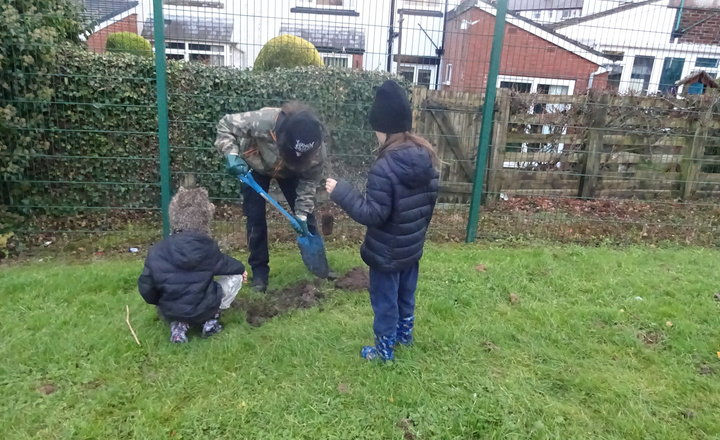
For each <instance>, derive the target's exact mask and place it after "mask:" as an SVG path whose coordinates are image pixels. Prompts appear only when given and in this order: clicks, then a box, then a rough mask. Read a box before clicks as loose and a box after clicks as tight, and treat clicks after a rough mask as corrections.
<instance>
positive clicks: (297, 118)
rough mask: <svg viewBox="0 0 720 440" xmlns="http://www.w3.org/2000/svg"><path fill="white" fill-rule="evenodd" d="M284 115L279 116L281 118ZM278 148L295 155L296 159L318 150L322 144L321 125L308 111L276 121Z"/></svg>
mask: <svg viewBox="0 0 720 440" xmlns="http://www.w3.org/2000/svg"><path fill="white" fill-rule="evenodd" d="M283 116H285V114H284V113H283V114H281V117H283ZM278 123H279V124H278V125H279V126H278V137H279V139H280V141H281V142H280V145H279V147H280V148H281V149H284V150H286V151H288V152H293V153H295V154H294V155H295V156H297V157H300V156H302V155H303V154H305V153H309V152H311V151H314V150H316V149H318V148H320V144H322V135H323V131H322V125H321V124H320V121H318V119H317V117H316V116H315V115H314V114H312V112H309V111H300V112H298V113H293V114H290V115H288V116H286V117H285V118H284V119H283V120H282V121H278Z"/></svg>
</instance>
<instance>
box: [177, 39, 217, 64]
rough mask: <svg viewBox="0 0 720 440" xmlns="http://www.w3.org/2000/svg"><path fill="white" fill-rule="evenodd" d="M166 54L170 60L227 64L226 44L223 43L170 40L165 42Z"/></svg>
mask: <svg viewBox="0 0 720 440" xmlns="http://www.w3.org/2000/svg"><path fill="white" fill-rule="evenodd" d="M165 55H166V56H165V57H166V58H167V59H169V60H180V61H190V62H194V63H203V64H208V65H211V66H223V65H225V46H221V45H213V44H200V43H184V42H179V41H169V42H167V43H165Z"/></svg>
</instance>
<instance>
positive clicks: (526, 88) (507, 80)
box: [498, 75, 575, 95]
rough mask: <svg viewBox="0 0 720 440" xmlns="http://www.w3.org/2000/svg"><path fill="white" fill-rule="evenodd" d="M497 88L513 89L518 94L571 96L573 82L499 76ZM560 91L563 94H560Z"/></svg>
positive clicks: (573, 91) (573, 87) (573, 89)
mask: <svg viewBox="0 0 720 440" xmlns="http://www.w3.org/2000/svg"><path fill="white" fill-rule="evenodd" d="M503 84H505V85H503ZM513 85H517V87H513ZM550 87H553V89H552V91H553V92H557V93H552V92H550V91H549V90H550V89H549V88H550ZM563 87H565V88H563ZM498 88H515V89H516V90H517V91H518V92H520V93H540V94H550V95H572V94H573V93H575V80H567V79H548V78H531V77H526V76H511V75H499V76H498ZM560 91H564V92H565V93H560Z"/></svg>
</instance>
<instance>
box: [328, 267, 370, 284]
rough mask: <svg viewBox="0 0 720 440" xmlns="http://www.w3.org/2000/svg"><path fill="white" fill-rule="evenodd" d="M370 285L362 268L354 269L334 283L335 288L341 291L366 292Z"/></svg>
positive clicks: (365, 271) (368, 278) (366, 272)
mask: <svg viewBox="0 0 720 440" xmlns="http://www.w3.org/2000/svg"><path fill="white" fill-rule="evenodd" d="M369 285H370V277H369V275H368V271H367V270H366V269H363V268H362V267H354V268H352V269H350V271H349V272H348V273H346V274H345V275H343V276H342V277H340V278H338V279H337V281H335V287H336V288H338V289H343V290H367V288H368V286H369Z"/></svg>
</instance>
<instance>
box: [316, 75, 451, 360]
mask: <svg viewBox="0 0 720 440" xmlns="http://www.w3.org/2000/svg"><path fill="white" fill-rule="evenodd" d="M370 125H371V126H372V127H373V129H374V130H375V132H376V134H377V137H378V141H379V142H380V151H379V153H378V158H377V160H376V161H375V163H374V164H373V166H372V168H371V169H370V172H369V174H368V182H367V188H366V193H365V194H364V195H363V194H361V193H360V192H359V191H357V190H356V189H354V188H353V187H352V185H350V184H349V183H348V182H346V181H336V180H334V179H327V181H326V189H327V191H328V192H329V193H330V198H331V199H332V200H333V201H334V202H335V203H337V204H338V205H340V207H342V208H343V209H344V210H345V211H347V213H348V215H350V217H352V219H353V220H355V221H356V222H358V223H361V224H363V225H366V226H367V233H366V234H365V241H364V243H363V245H362V248H361V249H360V255H361V257H362V259H363V261H365V263H366V264H367V265H368V266H370V303H371V304H372V308H373V311H374V312H375V321H374V324H373V330H374V332H375V345H374V346H366V347H363V349H362V350H361V352H360V355H361V356H362V357H363V358H365V359H376V358H378V359H381V360H384V361H386V360H393V359H394V353H393V351H394V350H393V349H394V346H395V344H396V343H400V344H403V345H410V344H411V343H412V332H413V327H414V322H415V289H416V287H417V280H418V266H419V261H420V258H421V257H422V253H423V245H424V243H425V234H426V232H427V228H428V225H429V224H430V219H431V218H432V214H433V209H434V207H435V202H436V201H437V195H438V177H439V175H438V171H437V166H438V162H439V161H438V157H437V154H436V153H435V150H434V149H433V148H432V146H431V145H430V143H429V142H428V141H426V140H425V139H423V138H421V137H419V136H416V135H414V134H412V133H410V129H411V126H412V111H411V109H410V103H409V102H408V99H407V96H406V94H405V92H404V90H403V89H402V88H401V87H400V86H399V85H398V84H397V83H396V82H394V81H386V82H385V83H384V84H383V85H382V86H381V87H380V88H379V89H378V90H377V92H376V96H375V102H374V103H373V106H372V109H371V110H370Z"/></svg>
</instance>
